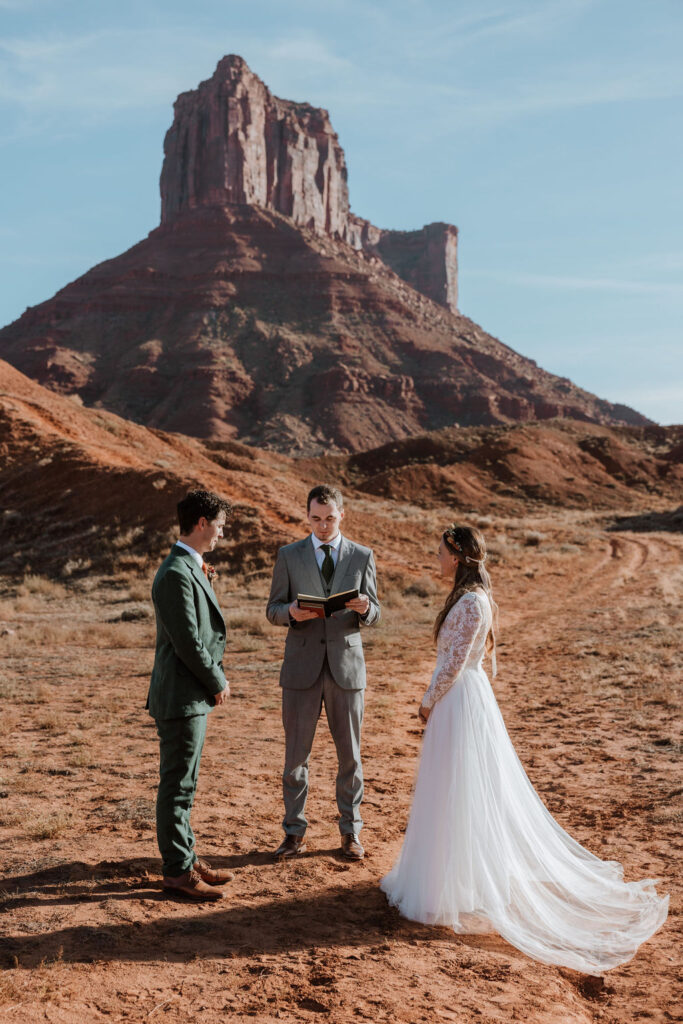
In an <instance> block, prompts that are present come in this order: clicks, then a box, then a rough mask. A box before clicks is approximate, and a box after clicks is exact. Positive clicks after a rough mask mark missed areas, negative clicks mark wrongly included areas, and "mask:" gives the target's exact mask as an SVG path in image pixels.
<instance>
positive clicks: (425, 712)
mask: <svg viewBox="0 0 683 1024" xmlns="http://www.w3.org/2000/svg"><path fill="white" fill-rule="evenodd" d="M431 710H432V709H431V708H426V707H425V706H424V704H420V706H419V708H418V709H417V715H418V718H421V719H422V721H423V722H425V724H426V722H427V720H428V718H429V713H430V711H431Z"/></svg>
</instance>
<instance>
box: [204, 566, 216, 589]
mask: <svg viewBox="0 0 683 1024" xmlns="http://www.w3.org/2000/svg"><path fill="white" fill-rule="evenodd" d="M206 576H207V579H208V581H209V583H210V584H211V586H213V581H214V580H217V579H218V573H217V572H216V567H215V565H207V567H206Z"/></svg>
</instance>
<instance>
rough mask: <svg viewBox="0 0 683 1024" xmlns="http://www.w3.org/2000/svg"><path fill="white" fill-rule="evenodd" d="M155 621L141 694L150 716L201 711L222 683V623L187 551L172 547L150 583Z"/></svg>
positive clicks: (183, 715) (208, 708)
mask: <svg viewBox="0 0 683 1024" xmlns="http://www.w3.org/2000/svg"><path fill="white" fill-rule="evenodd" d="M152 600H153V602H154V611H155V613H156V620H157V640H156V651H155V655H154V668H153V669H152V679H151V682H150V687H149V694H148V697H147V707H148V708H149V713H150V715H152V716H153V717H154V718H156V719H158V720H159V719H166V718H187V717H188V716H189V715H203V714H206V712H207V711H211V709H212V708H213V707H214V699H213V698H214V695H215V694H217V693H220V692H221V690H223V689H224V688H225V686H226V678H225V673H224V672H223V666H222V660H223V654H224V653H225V633H226V630H225V621H224V619H223V615H222V613H221V610H220V607H219V605H218V601H217V600H216V595H215V594H214V592H213V587H212V586H211V584H210V583H209V581H208V580H207V578H206V577H205V575H204V573H203V572H202V570H201V569H200V567H199V566H198V565H197V563H196V562H195V560H194V559H193V558H192V555H191V554H190V553H189V551H185V550H184V549H183V548H180V547H178V546H177V545H174V546H173V547H172V548H171V553H170V554H169V555H168V557H167V558H166V559H165V560H164V561H163V562H162V563H161V565H160V566H159V569H158V571H157V574H156V576H155V577H154V583H153V584H152Z"/></svg>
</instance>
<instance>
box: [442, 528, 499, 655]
mask: <svg viewBox="0 0 683 1024" xmlns="http://www.w3.org/2000/svg"><path fill="white" fill-rule="evenodd" d="M442 539H443V542H444V544H445V545H446V547H447V548H448V550H449V551H450V553H451V554H452V555H455V557H456V558H457V560H458V564H457V566H456V569H455V579H454V581H453V587H452V589H451V592H450V594H449V595H448V597H447V598H446V601H445V603H444V606H443V608H442V609H441V611H440V612H439V614H438V615H437V616H436V620H435V622H434V639H435V640H436V639H437V638H438V636H439V632H440V630H441V627H442V626H443V624H444V620H445V618H446V616H447V615H448V613H449V611H450V610H451V608H452V607H453V605H454V604H455V603H456V602H457V601H459V600H460V598H461V597H462V596H463V594H466V593H468V591H471V590H474V589H475V588H477V587H480V588H481V589H482V590H483V591H484V592H485V594H486V596H487V597H488V599H489V603H490V605H491V611H492V613H493V617H492V622H491V628H490V630H489V633H488V636H487V637H486V650H487V651H488V652H489V653H490V654H491V657H492V659H493V674H494V675H495V674H496V634H495V629H494V622H495V620H496V618H497V614H498V606H497V604H496V602H495V601H494V600H493V590H492V588H491V577H490V576H489V574H488V572H487V570H486V565H485V562H486V541H485V540H484V535H483V534H482V533H481V532H480V531H479V530H477V529H475V528H474V527H473V526H458V525H457V523H451V525H450V526H449V527H447V529H445V530H444V532H443V534H442Z"/></svg>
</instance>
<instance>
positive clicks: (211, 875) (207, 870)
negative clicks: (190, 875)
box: [192, 857, 235, 885]
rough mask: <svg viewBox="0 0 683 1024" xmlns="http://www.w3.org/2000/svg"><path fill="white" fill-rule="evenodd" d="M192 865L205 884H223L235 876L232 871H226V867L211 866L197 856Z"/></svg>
mask: <svg viewBox="0 0 683 1024" xmlns="http://www.w3.org/2000/svg"><path fill="white" fill-rule="evenodd" d="M192 867H193V868H194V870H195V871H196V872H197V874H198V875H199V877H200V878H201V880H202V882H206V884H207V885H225V884H226V883H227V882H232V880H233V878H234V877H235V876H234V874H233V873H232V871H228V870H226V868H212V867H211V865H210V864H207V863H206V861H205V860H200V859H199V857H197V859H196V861H195V862H194V864H193V865H192Z"/></svg>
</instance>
